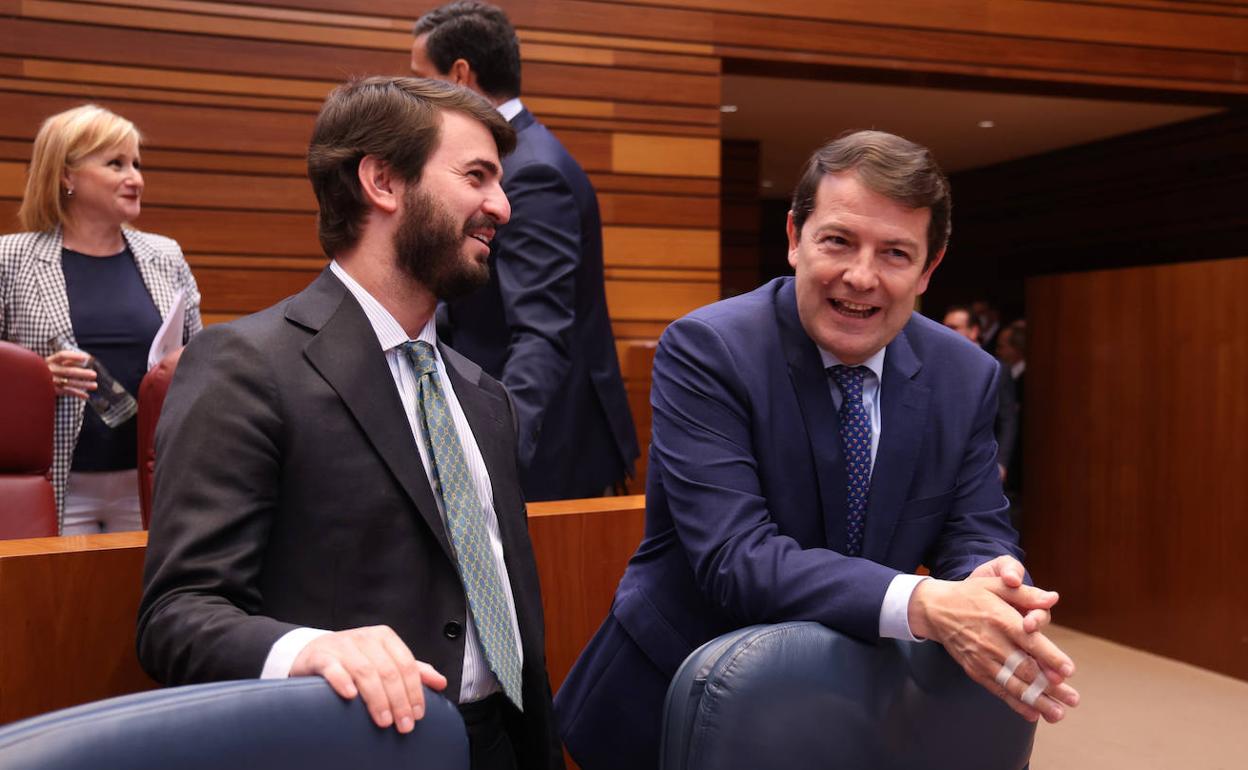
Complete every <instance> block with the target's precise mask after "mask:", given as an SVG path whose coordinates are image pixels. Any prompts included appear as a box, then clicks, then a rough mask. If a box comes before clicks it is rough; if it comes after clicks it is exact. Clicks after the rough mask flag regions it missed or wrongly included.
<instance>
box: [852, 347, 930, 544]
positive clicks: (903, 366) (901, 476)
mask: <svg viewBox="0 0 1248 770" xmlns="http://www.w3.org/2000/svg"><path fill="white" fill-rule="evenodd" d="M922 368H923V363H922V361H920V360H919V357H918V356H917V355H915V353H914V350H913V349H912V348H911V347H910V341H909V339H908V338H907V337H906V331H905V329H902V331H901V333H900V334H898V335H897V338H896V339H894V340H893V341H892V342H891V343H890V344H889V346H888V352H887V353H886V354H885V356H884V377H883V379H882V381H881V383H880V386H881V392H880V399H881V400H880V420H881V421H882V422H883V423H884V426H883V427H884V429H883V432H882V433H881V434H880V446H879V449H878V451H877V452H876V458H875V466H874V468H873V470H872V473H871V493H870V497H869V498H868V500H867V521H866V531H865V532H864V534H863V542H862V555H863V556H864V557H866V558H868V559H871V560H872V561H877V562H878V561H882V560H883V559H884V557H885V555H886V554H887V552H888V545H889V542H890V541H891V540H892V537H893V528H894V527H895V526H896V525H897V517H898V516H899V515H900V514H901V507H902V505H903V504H905V502H906V495H907V493H908V492H909V490H910V481H911V479H913V478H914V471H915V467H916V464H917V463H918V459H919V452H920V450H921V449H922V443H923V442H922V436H923V433H924V429H925V426H926V423H927V414H928V406H929V403H930V401H931V390H930V389H929V388H928V387H927V386H925V385H923V384H921V383H919V382H918V381H917V380H916V379H915V378H916V376H917V375H918V373H919V370H920V369H922Z"/></svg>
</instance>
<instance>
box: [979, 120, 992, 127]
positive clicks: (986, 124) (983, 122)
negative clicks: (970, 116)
mask: <svg viewBox="0 0 1248 770" xmlns="http://www.w3.org/2000/svg"><path fill="white" fill-rule="evenodd" d="M976 125H978V126H979V127H980V128H993V127H994V126H996V125H997V124H996V123H994V122H992V121H991V120H981V121H979V123H977V124H976Z"/></svg>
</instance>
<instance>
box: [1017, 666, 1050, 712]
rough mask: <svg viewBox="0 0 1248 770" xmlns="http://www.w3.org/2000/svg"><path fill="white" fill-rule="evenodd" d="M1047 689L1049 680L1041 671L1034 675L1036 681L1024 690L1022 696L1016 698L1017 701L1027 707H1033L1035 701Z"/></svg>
mask: <svg viewBox="0 0 1248 770" xmlns="http://www.w3.org/2000/svg"><path fill="white" fill-rule="evenodd" d="M1047 689H1049V678H1048V677H1047V676H1045V675H1044V672H1043V671H1041V672H1040V673H1039V674H1037V675H1036V680H1035V681H1034V682H1032V683H1031V686H1030V687H1028V688H1027V689H1026V690H1024V691H1023V694H1022V695H1020V696H1018V699H1019V700H1021V701H1022V702H1023V703H1026V704H1027V705H1028V706H1034V705H1036V701H1037V700H1039V699H1040V695H1041V693H1043V692H1044V691H1045V690H1047Z"/></svg>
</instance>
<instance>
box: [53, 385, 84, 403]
mask: <svg viewBox="0 0 1248 770" xmlns="http://www.w3.org/2000/svg"><path fill="white" fill-rule="evenodd" d="M60 395H62V396H73V397H74V398H78V399H82V400H83V401H86V400H88V399H90V398H91V396H90V394H88V393H87V392H86V391H85V390H82V389H80V388H75V387H71V386H68V385H66V386H65V387H63V388H61V390H60Z"/></svg>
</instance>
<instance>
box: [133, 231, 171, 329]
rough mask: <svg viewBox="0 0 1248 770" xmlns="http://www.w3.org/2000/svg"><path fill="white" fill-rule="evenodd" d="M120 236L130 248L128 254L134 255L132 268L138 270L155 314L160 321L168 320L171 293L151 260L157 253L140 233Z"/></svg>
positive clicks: (134, 232)
mask: <svg viewBox="0 0 1248 770" xmlns="http://www.w3.org/2000/svg"><path fill="white" fill-rule="evenodd" d="M122 235H123V236H124V237H125V239H126V243H127V244H129V246H130V253H131V254H133V255H134V266H135V267H136V268H138V270H139V276H140V277H141V278H142V279H143V285H144V286H146V287H147V294H148V296H150V297H151V298H152V302H153V303H155V305H156V312H158V313H160V317H161V319H162V320H163V319H165V318H168V317H169V308H170V307H171V306H172V305H173V292H171V291H169V290H168V289H167V287H166V286H165V285H164V283H163V282H162V281H161V280H160V276H159V275H158V274H157V272H156V268H155V263H154V261H153V260H155V259H156V257H157V256H159V252H158V251H156V247H154V246H152V244H151V243H150V242H149V241H148V240H147V239H146V238H144V237H143V235H142V234H141V233H138V232H136V231H134V230H122Z"/></svg>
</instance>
